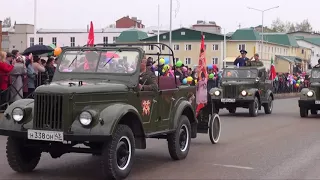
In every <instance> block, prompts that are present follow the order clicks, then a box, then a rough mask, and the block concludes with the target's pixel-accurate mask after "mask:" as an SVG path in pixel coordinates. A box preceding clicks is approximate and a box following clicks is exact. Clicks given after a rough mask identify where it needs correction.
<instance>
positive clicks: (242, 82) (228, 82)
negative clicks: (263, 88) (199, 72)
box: [222, 80, 255, 86]
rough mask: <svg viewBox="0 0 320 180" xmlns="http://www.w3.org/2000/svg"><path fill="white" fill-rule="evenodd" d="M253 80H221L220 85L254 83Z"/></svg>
mask: <svg viewBox="0 0 320 180" xmlns="http://www.w3.org/2000/svg"><path fill="white" fill-rule="evenodd" d="M254 84H255V81H254V80H253V81H232V80H230V81H222V85H225V86H230V85H254Z"/></svg>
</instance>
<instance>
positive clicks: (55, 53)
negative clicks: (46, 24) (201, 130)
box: [48, 44, 62, 56]
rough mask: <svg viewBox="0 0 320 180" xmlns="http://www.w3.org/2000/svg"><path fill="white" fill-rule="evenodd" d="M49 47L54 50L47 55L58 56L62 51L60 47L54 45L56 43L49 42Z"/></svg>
mask: <svg viewBox="0 0 320 180" xmlns="http://www.w3.org/2000/svg"><path fill="white" fill-rule="evenodd" d="M49 47H51V48H52V49H54V51H53V52H50V53H48V56H59V55H60V54H61V52H62V49H61V48H60V47H56V45H54V44H50V45H49Z"/></svg>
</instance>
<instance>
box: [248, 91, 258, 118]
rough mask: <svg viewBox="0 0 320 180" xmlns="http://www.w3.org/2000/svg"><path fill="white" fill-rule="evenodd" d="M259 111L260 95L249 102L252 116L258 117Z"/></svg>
mask: <svg viewBox="0 0 320 180" xmlns="http://www.w3.org/2000/svg"><path fill="white" fill-rule="evenodd" d="M258 112H259V100H258V97H257V96H255V97H254V100H253V101H252V102H250V104H249V115H250V116H251V117H256V116H258Z"/></svg>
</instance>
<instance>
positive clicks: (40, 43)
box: [39, 37, 43, 45]
mask: <svg viewBox="0 0 320 180" xmlns="http://www.w3.org/2000/svg"><path fill="white" fill-rule="evenodd" d="M39 45H43V37H39Z"/></svg>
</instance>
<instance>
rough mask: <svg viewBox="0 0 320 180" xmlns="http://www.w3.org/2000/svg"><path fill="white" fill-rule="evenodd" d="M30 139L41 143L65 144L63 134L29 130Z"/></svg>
mask: <svg viewBox="0 0 320 180" xmlns="http://www.w3.org/2000/svg"><path fill="white" fill-rule="evenodd" d="M28 139H32V140H40V141H57V142H63V132H58V131H42V130H31V129H29V130H28Z"/></svg>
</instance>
